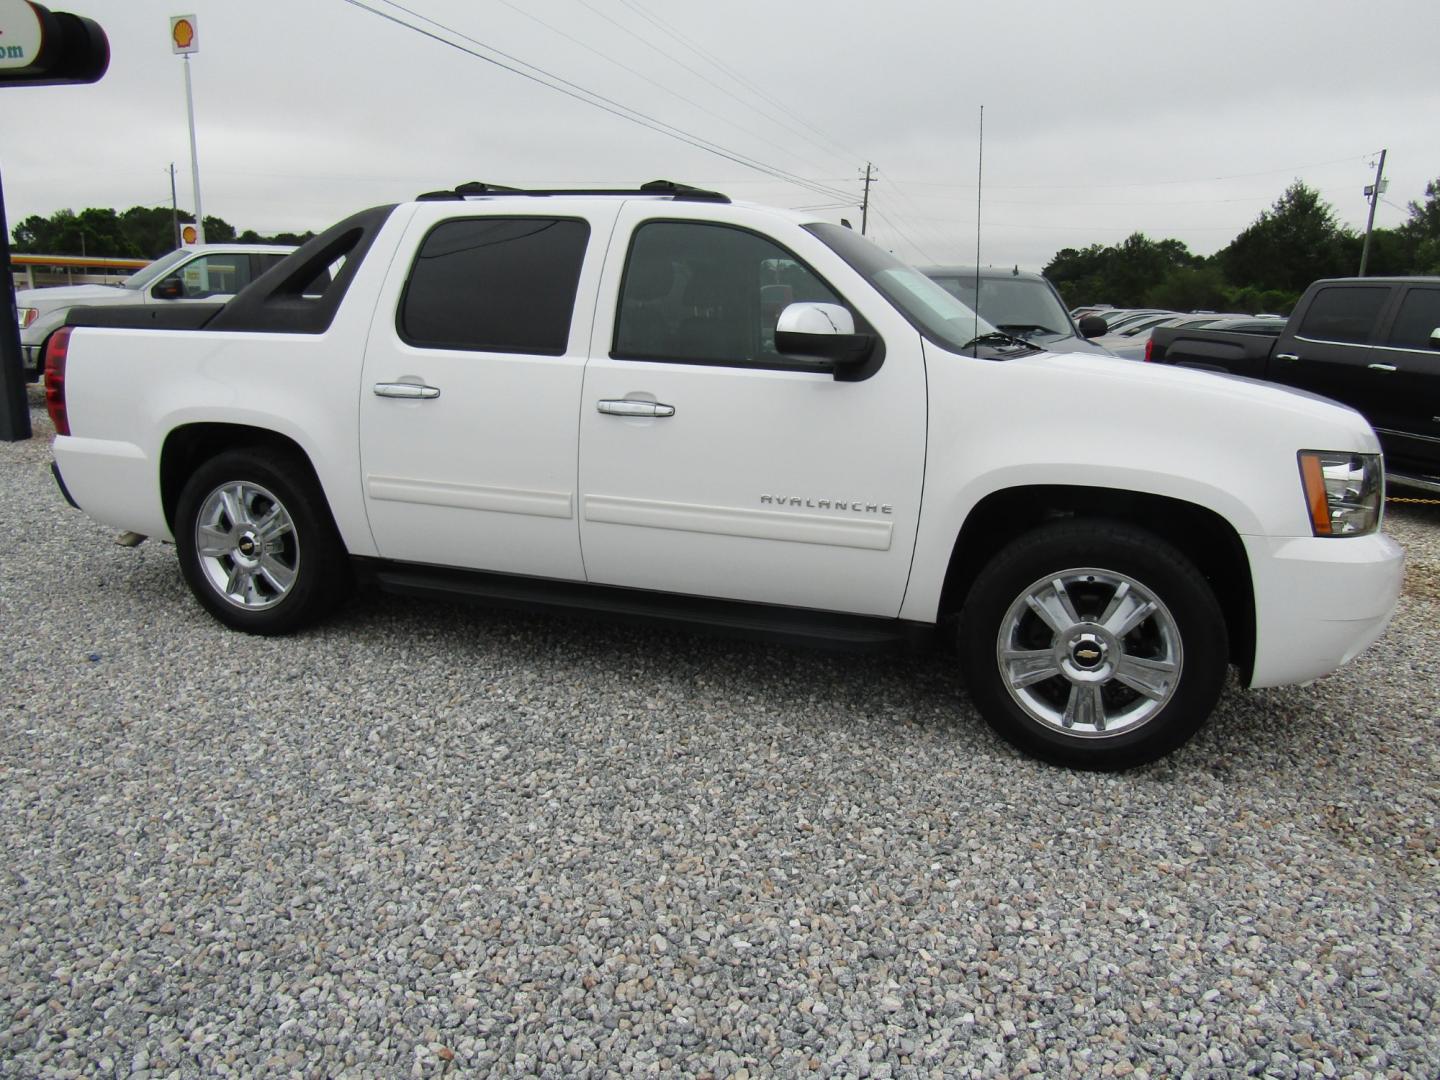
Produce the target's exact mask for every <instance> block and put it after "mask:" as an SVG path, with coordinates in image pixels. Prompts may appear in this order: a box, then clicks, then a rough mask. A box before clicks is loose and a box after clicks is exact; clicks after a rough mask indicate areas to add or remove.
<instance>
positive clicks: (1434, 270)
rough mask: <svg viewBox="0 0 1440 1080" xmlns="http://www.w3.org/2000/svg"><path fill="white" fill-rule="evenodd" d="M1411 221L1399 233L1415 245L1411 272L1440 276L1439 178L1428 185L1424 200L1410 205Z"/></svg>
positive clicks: (1401, 227)
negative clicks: (1403, 234)
mask: <svg viewBox="0 0 1440 1080" xmlns="http://www.w3.org/2000/svg"><path fill="white" fill-rule="evenodd" d="M1408 209H1409V211H1410V220H1409V221H1407V222H1406V223H1405V224H1404V225H1402V226H1400V231H1401V232H1403V233H1405V235H1406V236H1407V237H1408V238H1409V239H1410V240H1411V242H1413V243H1414V245H1415V249H1414V254H1413V255H1412V256H1411V272H1412V273H1416V274H1440V178H1436V179H1434V180H1432V181H1430V183H1428V184H1426V185H1425V201H1424V202H1411V203H1410V204H1409V206H1408Z"/></svg>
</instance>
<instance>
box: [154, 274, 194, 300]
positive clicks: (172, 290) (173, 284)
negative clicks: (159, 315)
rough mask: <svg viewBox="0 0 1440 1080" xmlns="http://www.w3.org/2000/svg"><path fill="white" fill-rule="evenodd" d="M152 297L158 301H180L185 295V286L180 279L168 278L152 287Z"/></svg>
mask: <svg viewBox="0 0 1440 1080" xmlns="http://www.w3.org/2000/svg"><path fill="white" fill-rule="evenodd" d="M150 295H151V296H153V297H154V298H155V299H156V300H179V299H180V298H181V297H182V296H184V295H185V285H184V283H183V282H181V280H180V279H179V278H178V277H167V278H165V279H164V280H162V281H158V282H156V283H155V285H154V286H152V287H151V289H150Z"/></svg>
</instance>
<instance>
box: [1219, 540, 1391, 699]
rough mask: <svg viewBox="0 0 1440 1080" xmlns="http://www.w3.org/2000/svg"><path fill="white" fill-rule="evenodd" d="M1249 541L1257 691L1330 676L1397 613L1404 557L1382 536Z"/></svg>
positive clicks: (1367, 643)
mask: <svg viewBox="0 0 1440 1080" xmlns="http://www.w3.org/2000/svg"><path fill="white" fill-rule="evenodd" d="M1244 541H1245V549H1246V552H1247V554H1248V555H1249V557H1250V567H1251V574H1252V576H1253V580H1254V588H1255V669H1254V673H1253V674H1252V676H1251V679H1250V685H1251V686H1252V687H1262V686H1288V685H1291V684H1293V683H1304V682H1310V681H1311V680H1313V679H1318V678H1320V677H1321V676H1322V675H1328V674H1330V673H1331V672H1332V671H1334V670H1335V669H1336V668H1338V667H1340V666H1341V665H1342V664H1346V663H1348V662H1349V661H1351V660H1353V659H1354V658H1355V657H1356V656H1358V655H1359V654H1360V653H1361V652H1363V651H1364V650H1365V649H1366V648H1367V647H1368V646H1369V645H1370V644H1371V643H1372V642H1373V641H1375V639H1376V638H1378V637H1379V636H1380V635H1381V634H1382V633H1383V632H1384V631H1385V627H1386V625H1388V624H1389V622H1390V617H1391V616H1392V615H1393V614H1394V613H1395V603H1396V600H1397V599H1398V598H1399V596H1400V586H1401V582H1402V580H1403V578H1404V574H1405V553H1404V552H1403V551H1402V550H1401V548H1400V545H1399V544H1397V543H1396V542H1395V541H1394V540H1392V539H1391V538H1390V537H1388V536H1386V535H1384V534H1383V533H1374V534H1371V535H1369V536H1356V537H1341V538H1324V537H1309V536H1305V537H1267V536H1247V537H1244Z"/></svg>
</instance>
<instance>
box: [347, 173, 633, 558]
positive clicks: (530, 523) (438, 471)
mask: <svg viewBox="0 0 1440 1080" xmlns="http://www.w3.org/2000/svg"><path fill="white" fill-rule="evenodd" d="M534 206H535V201H531V200H523V201H522V200H504V201H497V202H493V203H474V204H467V203H463V202H462V203H454V202H437V203H426V204H422V205H421V206H420V208H419V209H418V210H417V212H416V214H415V217H414V218H413V219H412V220H411V222H410V224H409V226H408V229H407V232H406V235H405V238H404V239H403V240H402V241H401V244H400V249H399V250H400V251H402V252H410V253H413V254H412V255H411V257H409V258H397V260H396V264H395V265H394V266H393V267H392V268H391V271H390V275H389V278H388V280H387V281H386V284H385V286H384V288H383V291H382V293H381V297H380V302H379V304H378V305H377V308H376V312H375V317H374V321H373V323H372V326H371V330H370V337H369V344H368V346H367V348H366V352H365V362H364V372H363V380H362V382H361V386H360V437H361V444H360V459H361V477H362V483H363V485H364V497H365V505H366V509H367V512H368V514H369V518H370V528H371V532H372V534H373V536H374V540H375V546H376V548H377V549H378V551H379V553H380V555H381V556H382V557H384V558H389V559H398V560H404V561H407V562H417V563H429V564H434V565H441V566H453V567H464V568H469V569H480V570H494V571H503V572H507V573H518V574H531V575H538V576H543V577H551V578H561V579H568V580H583V579H584V570H583V568H582V566H581V562H580V540H579V534H578V531H577V524H576V516H575V473H576V464H575V457H576V449H577V446H576V444H577V436H576V414H577V411H578V410H579V407H580V389H581V382H582V380H583V378H584V372H585V354H586V350H587V347H588V343H589V333H590V325H591V319H592V314H593V311H594V300H593V297H594V292H595V279H596V278H597V277H598V276H599V272H600V262H601V258H602V256H603V253H604V248H605V241H606V238H607V236H608V232H609V226H610V222H611V221H612V220H613V217H614V211H615V207H613V206H604V205H603V204H602V205H600V206H598V207H597V205H596V204H595V203H594V201H592V202H591V203H590V204H589V205H588V206H585V207H580V206H578V205H577V204H574V203H570V204H567V203H565V202H564V201H563V200H560V199H554V200H545V202H544V204H543V206H542V208H541V209H540V210H535V209H534ZM577 298H578V299H577Z"/></svg>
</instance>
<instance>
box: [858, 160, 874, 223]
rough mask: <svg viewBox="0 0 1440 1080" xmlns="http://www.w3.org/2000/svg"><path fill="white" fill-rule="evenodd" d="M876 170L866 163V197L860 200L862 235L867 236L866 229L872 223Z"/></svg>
mask: <svg viewBox="0 0 1440 1080" xmlns="http://www.w3.org/2000/svg"><path fill="white" fill-rule="evenodd" d="M873 168H874V166H872V165H871V164H870V162H868V161H867V162H866V163H865V197H864V198H863V199H861V200H860V235H861V236H864V235H865V227H866V225H868V224H869V223H870V182H871V181H872V180H873V179H874V177H873V176H872V175H871V171H872V169H873Z"/></svg>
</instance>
